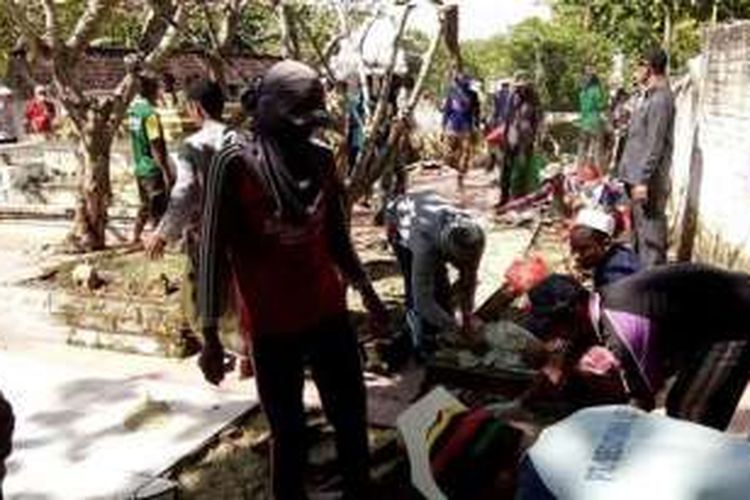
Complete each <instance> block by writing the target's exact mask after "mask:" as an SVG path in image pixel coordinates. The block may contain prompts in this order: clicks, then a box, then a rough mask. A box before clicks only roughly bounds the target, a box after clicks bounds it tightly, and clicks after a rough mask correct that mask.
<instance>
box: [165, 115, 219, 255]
mask: <svg viewBox="0 0 750 500" xmlns="http://www.w3.org/2000/svg"><path fill="white" fill-rule="evenodd" d="M226 131H227V126H226V125H224V124H223V123H219V122H216V121H213V120H207V121H206V122H205V123H204V124H203V127H201V129H200V130H199V131H198V132H196V133H194V134H193V135H191V136H190V137H188V138H187V139H185V142H184V144H183V145H182V147H181V148H180V151H179V152H178V153H177V154H176V155H175V156H174V163H175V166H176V171H177V180H176V182H175V184H174V186H173V187H172V192H171V193H170V197H169V206H168V208H167V212H166V213H165V214H164V217H163V218H162V220H161V222H160V223H159V228H158V232H159V234H161V235H162V236H163V237H164V238H165V239H167V240H168V241H176V240H178V239H179V238H180V237H182V236H183V234H184V233H185V231H187V230H188V229H189V228H191V227H193V226H195V225H197V224H198V222H199V221H200V217H201V212H202V208H203V201H202V200H203V176H204V174H205V172H206V171H207V170H208V167H209V165H210V164H211V161H212V160H213V157H214V155H215V154H216V152H217V151H219V150H220V149H221V146H222V144H223V142H224V138H225V133H226Z"/></svg>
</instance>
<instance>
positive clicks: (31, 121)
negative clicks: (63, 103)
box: [24, 99, 55, 134]
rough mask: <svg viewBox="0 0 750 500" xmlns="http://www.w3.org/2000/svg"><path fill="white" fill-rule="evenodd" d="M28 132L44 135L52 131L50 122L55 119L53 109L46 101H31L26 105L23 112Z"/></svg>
mask: <svg viewBox="0 0 750 500" xmlns="http://www.w3.org/2000/svg"><path fill="white" fill-rule="evenodd" d="M24 115H25V117H26V123H28V127H29V132H33V133H37V134H39V133H45V132H51V131H52V120H54V118H55V108H54V106H53V105H52V104H50V103H49V102H47V101H43V100H39V99H32V100H30V101H29V102H28V103H26V110H25V112H24Z"/></svg>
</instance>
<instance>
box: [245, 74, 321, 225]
mask: <svg viewBox="0 0 750 500" xmlns="http://www.w3.org/2000/svg"><path fill="white" fill-rule="evenodd" d="M242 101H243V106H245V108H246V110H247V111H249V112H250V114H251V115H252V116H253V118H254V124H253V128H254V139H253V142H254V145H253V146H252V147H249V148H246V149H245V151H246V153H247V154H248V155H250V156H249V157H248V163H249V164H250V165H252V166H253V167H254V168H255V170H256V171H257V173H258V176H259V178H260V179H261V181H262V183H263V185H264V187H265V189H266V192H267V193H268V194H269V196H271V197H272V198H273V200H274V202H275V205H276V212H277V215H278V216H279V217H281V218H283V219H285V220H287V221H290V222H294V223H304V222H305V221H306V220H307V218H308V216H309V215H310V214H312V213H313V212H314V211H315V208H316V207H317V206H318V204H319V202H320V200H321V197H322V193H321V185H322V184H321V178H322V176H323V170H324V169H325V168H326V167H327V165H323V164H322V157H323V155H322V154H321V153H320V149H321V148H319V147H315V146H314V145H313V144H312V142H311V140H310V136H311V134H312V132H313V131H314V130H315V129H316V128H318V127H321V126H323V125H325V124H327V123H328V121H329V117H328V112H327V111H326V108H325V91H324V88H323V84H322V83H321V81H320V78H319V75H318V73H317V72H316V71H315V70H313V69H312V68H311V67H309V66H307V65H305V64H303V63H301V62H297V61H290V60H287V61H282V62H279V63H276V64H274V65H273V66H272V67H271V68H270V69H269V70H268V72H267V73H266V74H265V75H264V76H263V78H262V79H260V80H256V82H255V83H254V85H253V86H252V88H251V89H250V90H249V91H248V92H246V94H245V95H244V96H243V99H242Z"/></svg>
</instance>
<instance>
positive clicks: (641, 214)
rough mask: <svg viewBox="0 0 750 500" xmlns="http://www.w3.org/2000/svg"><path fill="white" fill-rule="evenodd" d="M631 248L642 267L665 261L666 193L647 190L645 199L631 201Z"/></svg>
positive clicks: (666, 237)
mask: <svg viewBox="0 0 750 500" xmlns="http://www.w3.org/2000/svg"><path fill="white" fill-rule="evenodd" d="M631 205H632V217H633V248H634V249H635V251H636V252H637V253H638V258H639V259H640V261H641V265H642V266H643V268H644V269H648V268H651V267H654V266H660V265H663V264H666V263H667V247H668V242H667V240H668V235H667V214H666V194H664V192H662V191H651V192H649V199H648V200H647V201H633V202H632V204H631Z"/></svg>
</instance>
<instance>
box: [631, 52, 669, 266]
mask: <svg viewBox="0 0 750 500" xmlns="http://www.w3.org/2000/svg"><path fill="white" fill-rule="evenodd" d="M667 64H668V58H667V54H666V53H665V52H664V51H663V50H655V51H653V52H651V53H649V54H648V55H647V56H646V57H645V58H644V59H643V60H642V61H641V65H640V66H639V68H638V80H639V83H641V85H643V86H644V87H645V94H644V97H643V99H642V101H641V102H640V104H639V105H638V107H637V108H636V109H635V111H634V113H633V117H632V119H631V122H630V129H629V131H628V139H627V143H626V145H625V151H624V153H623V156H622V160H621V161H620V176H621V177H622V179H623V181H625V183H626V184H627V187H628V192H629V194H630V199H631V201H632V205H633V236H634V244H635V249H636V251H637V252H638V256H639V257H640V259H641V263H642V264H643V265H644V266H645V267H652V266H656V265H660V264H664V263H666V261H667V217H666V205H667V199H668V197H669V170H670V166H671V162H672V148H673V141H674V139H673V133H674V116H675V104H674V96H673V94H672V91H671V90H670V88H669V81H668V79H667V76H666V71H667Z"/></svg>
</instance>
